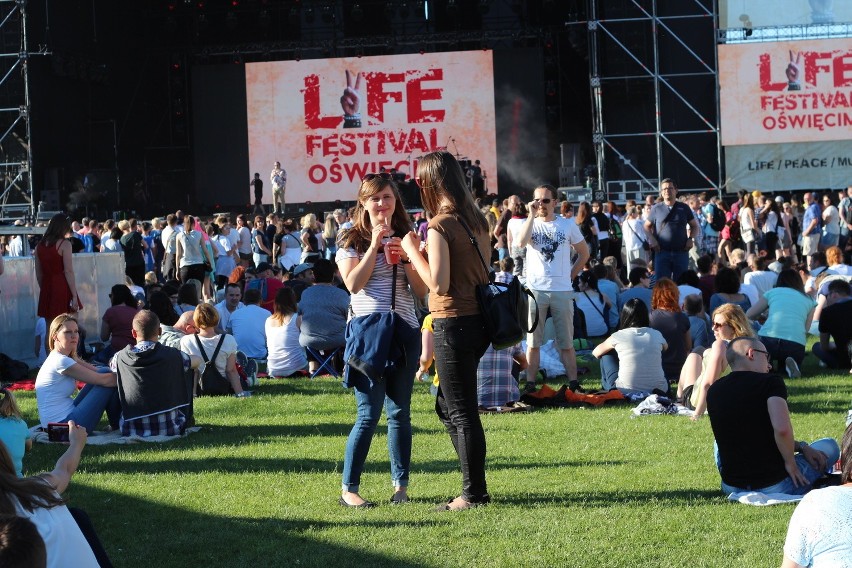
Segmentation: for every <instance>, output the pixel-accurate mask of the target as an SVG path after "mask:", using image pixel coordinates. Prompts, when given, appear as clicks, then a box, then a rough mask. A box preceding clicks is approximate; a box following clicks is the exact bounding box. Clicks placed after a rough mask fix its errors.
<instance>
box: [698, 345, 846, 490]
mask: <svg viewBox="0 0 852 568" xmlns="http://www.w3.org/2000/svg"><path fill="white" fill-rule="evenodd" d="M726 357H727V359H728V365H730V367H731V374H729V375H728V376H726V377H722V378H720V379H719V380H717V381H716V382H715V383H714V384H713V385H712V386H711V387H710V389H709V390H708V391H707V411H708V412H709V414H710V426H711V427H712V428H713V435H714V436H715V438H716V446H717V447H716V466H717V467H718V468H719V473H720V474H721V476H722V491H724V492H725V493H740V492H744V491H758V492H760V493H784V494H788V495H804V494H805V493H807V492H808V491H810V490H811V488H812V487H813V484H814V482H815V481H816V480H817V479H819V478H820V477H822V476H823V475H825V473H826V472H827V471H828V470H830V469H831V467H832V466H833V465H834V462H835V461H837V458H838V457H839V456H840V448H839V447H838V446H837V442H836V441H834V440H833V439H831V438H822V439H820V440H817V441H816V442H814V443H813V445H812V446H811V445H808V444H807V443H805V442H799V441H796V439H795V438H794V437H793V425H792V423H791V422H790V411H789V410H788V408H787V387H786V386H785V384H784V380H783V379H782V378H781V377H780V376H778V375H770V374H769V371H770V369H771V368H772V367H771V365H770V364H769V353H768V352H767V350H766V346H764V345H763V343H761V342H760V341H759V340H757V339H755V338H753V337H739V338H737V339H734V340H732V341H731V342H730V343H729V344H728V350H727V354H726ZM796 452H798V455H797V454H796Z"/></svg>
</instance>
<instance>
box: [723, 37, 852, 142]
mask: <svg viewBox="0 0 852 568" xmlns="http://www.w3.org/2000/svg"><path fill="white" fill-rule="evenodd" d="M719 87H720V97H721V109H720V110H721V129H722V144H723V145H724V146H738V145H744V144H777V143H786V142H825V141H827V140H847V139H849V138H850V133H852V38H845V39H830V40H810V41H789V42H768V43H749V44H730V45H720V46H719Z"/></svg>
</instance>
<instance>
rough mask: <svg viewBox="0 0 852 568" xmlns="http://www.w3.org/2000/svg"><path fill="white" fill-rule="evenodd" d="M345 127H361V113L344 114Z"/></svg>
mask: <svg viewBox="0 0 852 568" xmlns="http://www.w3.org/2000/svg"><path fill="white" fill-rule="evenodd" d="M343 128H361V114H360V113H358V114H344V115H343Z"/></svg>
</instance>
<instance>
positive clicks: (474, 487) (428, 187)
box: [402, 151, 491, 511]
mask: <svg viewBox="0 0 852 568" xmlns="http://www.w3.org/2000/svg"><path fill="white" fill-rule="evenodd" d="M415 181H416V182H417V183H418V185H419V186H420V196H421V198H422V200H423V206H424V208H425V209H426V213H427V215H429V218H430V221H429V232H428V233H427V237H426V253H427V254H428V259H427V257H426V256H424V255H423V253H422V252H421V251H420V239H419V238H418V236H417V235H416V234H415V233H414V232H409V233H408V235H406V237H405V238H404V239H403V242H402V246H403V249H404V250H405V252H406V254H408V256H409V257H410V258H411V261H412V262H413V263H414V266H415V267H416V269H417V273H418V274H419V275H420V276H421V277H422V278H423V281H424V282H425V283H426V285H427V286H428V287H429V291H430V294H429V310H430V312H431V313H432V324H433V330H434V338H435V365H436V369H437V371H438V375H439V376H440V385H439V387H438V397H437V400H436V403H435V410H436V411H437V413H438V416H439V418H440V419H441V421H442V422H443V423H444V426H445V427H446V428H447V432H449V434H450V438H451V440H452V442H453V447H454V448H455V450H456V453H457V454H458V457H459V461H460V462H461V470H462V493H461V495H460V496H459V497H456V498H455V499H453V500H451V501H450V502H449V503H447V504H446V505H444V506H442V508H443V509H446V510H450V511H458V510H462V509H469V508H471V507H475V506H477V505H481V504H485V503H488V502H489V501H490V500H491V498H490V496H489V495H488V490H487V487H486V483H485V432H484V431H483V429H482V422H481V421H480V419H479V403H478V400H477V395H476V369H477V366H478V364H479V359H480V358H481V357H482V355H483V354H484V353H485V350H486V348H487V347H488V335H487V333H486V329H485V321H484V320H483V318H482V314H481V313H480V310H479V305H478V303H477V301H476V286H477V285H478V284H485V283H487V282H488V273H487V270H486V268H485V267H483V266H482V262H480V255H481V258H483V259H490V257H491V242H490V241H491V239H490V235H489V233H488V223H487V222H486V221H485V217H484V216H483V215H482V213H480V212H479V210H478V209H477V208H476V204H475V203H474V202H473V198H472V197H471V195H470V192H469V191H468V190H467V186H466V184H465V177H464V174H463V173H462V169H461V166H460V165H459V163H458V162H457V161H456V159H455V158H454V157H453V155H452V154H450V153H449V152H446V151H441V152H432V153H430V154H426V155H425V156H423V157H421V158H420V159H419V160H418V165H417V177H416V178H415ZM468 231H469V232H470V233H471V234H472V235H473V237H474V238H475V243H476V245H477V247H478V249H479V250H478V252H477V251H475V250H471V249H472V248H474V247H473V245H471V240H470V237H469V236H468ZM485 262H486V263H487V262H488V260H485ZM412 375H413V372H412Z"/></svg>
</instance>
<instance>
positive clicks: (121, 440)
mask: <svg viewBox="0 0 852 568" xmlns="http://www.w3.org/2000/svg"><path fill="white" fill-rule="evenodd" d="M199 430H201V427H200V426H193V427H191V428H187V429H186V432H185V433H184V434H183V436H122V435H121V432H120V431H118V430H113V431H112V432H92V433H91V434H89V437H88V438H87V439H86V444H91V445H93V446H103V445H106V444H135V443H138V442H171V441H172V440H177V439H179V438H185V437H187V436H189V435H190V434H192V433H193V432H198V431H199ZM30 434H31V435H32V439H33V441H34V442H39V443H42V444H60V443H61V442H51V441H50V440H48V439H47V432H44V431H42V429H41V426H33V427H32V428H30Z"/></svg>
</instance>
